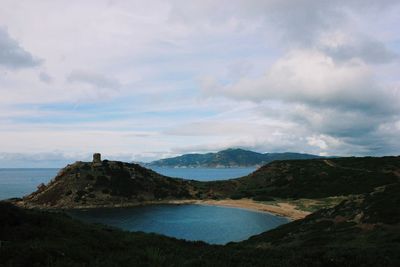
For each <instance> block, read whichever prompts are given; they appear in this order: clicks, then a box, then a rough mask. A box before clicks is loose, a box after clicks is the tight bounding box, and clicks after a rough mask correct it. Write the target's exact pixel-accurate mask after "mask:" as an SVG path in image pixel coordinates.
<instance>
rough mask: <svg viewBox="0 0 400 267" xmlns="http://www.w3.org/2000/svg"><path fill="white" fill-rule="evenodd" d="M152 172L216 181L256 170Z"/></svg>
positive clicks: (193, 169)
mask: <svg viewBox="0 0 400 267" xmlns="http://www.w3.org/2000/svg"><path fill="white" fill-rule="evenodd" d="M151 169H152V170H154V171H156V172H158V173H161V174H163V175H166V176H170V177H177V178H183V179H193V180H199V181H216V180H226V179H232V178H238V177H242V176H245V175H248V174H249V173H251V172H253V171H255V170H256V169H257V168H255V167H249V168H170V167H151Z"/></svg>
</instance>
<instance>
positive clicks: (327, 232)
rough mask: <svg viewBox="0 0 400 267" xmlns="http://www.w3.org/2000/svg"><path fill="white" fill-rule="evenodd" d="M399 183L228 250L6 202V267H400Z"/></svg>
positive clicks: (2, 211)
mask: <svg viewBox="0 0 400 267" xmlns="http://www.w3.org/2000/svg"><path fill="white" fill-rule="evenodd" d="M399 206H400V184H399V182H395V183H393V184H390V185H385V186H382V187H379V188H376V189H375V190H374V191H373V192H370V193H365V194H361V195H357V196H353V197H351V198H349V199H348V200H345V201H343V202H341V203H340V204H339V205H337V206H335V207H333V208H329V209H322V210H320V211H317V212H315V213H313V214H311V215H309V216H307V217H306V218H304V219H301V220H297V221H294V222H290V223H288V224H285V225H282V226H280V227H278V228H276V229H273V230H271V231H268V232H264V233H261V234H259V235H256V236H253V237H251V238H250V239H248V240H245V241H242V242H239V243H229V244H227V245H224V246H221V245H209V244H206V243H204V242H188V241H184V240H177V239H175V238H169V237H165V236H161V235H157V234H146V233H142V232H126V231H122V230H118V229H115V228H111V227H108V226H103V225H94V224H86V223H82V222H79V221H77V220H74V219H71V218H70V217H69V216H67V215H65V214H64V213H60V212H45V211H38V210H27V209H21V208H18V207H15V206H13V205H11V204H10V203H5V202H0V226H1V227H0V240H1V242H0V266H11V267H13V266H15V267H19V266H21V267H22V266H88V267H89V266H90V267H91V266H96V267H102V266H104V267H105V266H221V267H224V266H244V267H247V266H272V267H274V266H276V267H278V266H279V267H280V266H298V267H303V266H314V267H317V266H348V267H352V266H388V267H391V266H393V267H395V266H400V209H399V208H398V207H399Z"/></svg>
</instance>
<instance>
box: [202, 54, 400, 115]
mask: <svg viewBox="0 0 400 267" xmlns="http://www.w3.org/2000/svg"><path fill="white" fill-rule="evenodd" d="M203 91H204V93H205V94H206V95H211V96H212V95H214V96H215V95H216V96H218V95H222V96H226V97H229V98H233V99H236V100H238V101H243V100H250V101H254V102H262V101H266V100H279V101H284V102H292V103H305V104H307V105H312V106H329V107H335V108H344V109H364V110H375V111H380V112H385V111H390V112H393V110H398V109H399V107H398V103H399V101H400V99H399V98H400V96H399V94H398V89H397V88H393V87H384V86H380V85H379V84H377V82H376V81H375V79H374V74H373V71H372V70H371V68H370V67H369V66H368V65H366V64H364V63H363V62H360V61H357V60H354V61H349V62H345V63H340V64H338V63H335V61H334V60H333V59H332V58H331V57H329V56H327V55H325V54H323V53H321V52H319V51H315V50H294V51H291V52H290V53H288V54H287V55H286V56H284V57H283V58H280V59H279V60H278V61H276V62H275V63H274V64H273V65H272V66H271V67H270V68H269V69H268V70H267V72H266V73H265V74H264V75H263V76H261V77H259V78H255V79H252V78H244V79H242V80H240V81H238V82H236V83H233V84H228V85H225V86H223V85H217V84H216V83H215V80H214V82H213V80H210V79H208V80H207V81H206V82H205V83H204V84H203Z"/></svg>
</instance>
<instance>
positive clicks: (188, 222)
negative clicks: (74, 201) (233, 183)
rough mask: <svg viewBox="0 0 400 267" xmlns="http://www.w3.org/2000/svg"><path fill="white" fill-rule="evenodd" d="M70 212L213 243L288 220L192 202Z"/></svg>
mask: <svg viewBox="0 0 400 267" xmlns="http://www.w3.org/2000/svg"><path fill="white" fill-rule="evenodd" d="M68 214H70V215H71V216H72V217H74V218H78V219H80V220H82V221H85V222H92V223H102V224H106V225H109V226H114V227H118V228H121V229H124V230H128V231H143V232H147V233H157V234H163V235H167V236H170V237H175V238H179V239H186V240H192V241H198V240H201V241H204V242H207V243H210V244H226V243H228V242H231V241H234V242H237V241H242V240H245V239H248V238H249V237H250V236H252V235H256V234H260V233H262V232H265V231H267V230H270V229H273V228H275V227H277V226H279V225H281V224H284V223H287V222H288V221H289V220H288V219H287V218H284V217H280V216H275V215H272V214H269V213H263V212H255V211H250V210H245V209H239V208H228V207H219V206H205V205H192V204H190V205H149V206H141V207H133V208H101V209H86V210H71V211H68Z"/></svg>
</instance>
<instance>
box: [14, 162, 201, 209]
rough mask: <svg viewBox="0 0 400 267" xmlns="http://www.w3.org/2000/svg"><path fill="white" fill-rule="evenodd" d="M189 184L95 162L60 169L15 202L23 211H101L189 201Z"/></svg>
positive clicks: (133, 166)
mask: <svg viewBox="0 0 400 267" xmlns="http://www.w3.org/2000/svg"><path fill="white" fill-rule="evenodd" d="M191 183H192V182H191V181H187V180H183V179H177V178H170V177H165V176H162V175H160V174H158V173H156V172H154V171H152V170H149V169H146V168H143V167H141V166H140V165H138V164H132V163H124V162H119V161H108V160H104V161H101V160H97V161H95V160H94V161H93V162H76V163H74V164H71V165H68V166H67V167H65V168H64V169H62V170H61V171H60V172H59V173H58V175H57V176H56V177H55V178H54V179H52V180H51V181H50V183H49V184H47V185H43V184H42V185H40V186H38V190H37V191H36V192H34V193H32V194H30V195H28V196H26V197H24V198H23V200H22V201H20V202H19V204H20V205H23V206H27V207H52V208H74V207H91V206H96V207H101V206H115V205H129V204H135V203H136V204H137V203H141V202H144V201H153V200H158V199H182V198H185V199H187V198H193V197H194V196H193V185H192V184H191Z"/></svg>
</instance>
